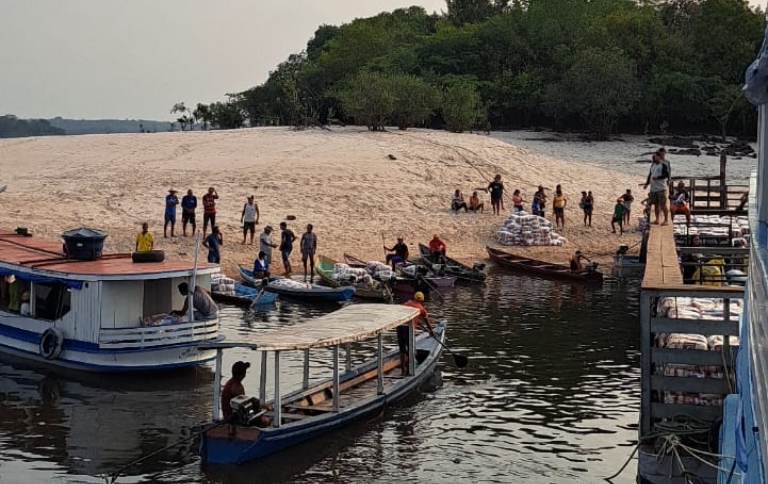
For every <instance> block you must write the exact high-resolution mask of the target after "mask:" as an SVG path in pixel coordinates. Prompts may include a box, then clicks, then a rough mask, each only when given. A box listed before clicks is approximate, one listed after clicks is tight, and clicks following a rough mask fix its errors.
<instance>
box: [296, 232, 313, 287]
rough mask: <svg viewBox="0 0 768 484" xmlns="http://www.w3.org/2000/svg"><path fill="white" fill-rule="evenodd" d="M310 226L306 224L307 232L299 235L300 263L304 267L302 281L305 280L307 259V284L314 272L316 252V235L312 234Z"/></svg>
mask: <svg viewBox="0 0 768 484" xmlns="http://www.w3.org/2000/svg"><path fill="white" fill-rule="evenodd" d="M313 228H314V227H312V224H307V231H306V232H304V233H303V234H301V242H300V243H299V247H300V248H301V263H302V264H303V265H304V281H305V282H306V280H307V259H309V282H312V274H314V272H315V252H316V251H317V235H316V234H315V233H314V232H312V229H313Z"/></svg>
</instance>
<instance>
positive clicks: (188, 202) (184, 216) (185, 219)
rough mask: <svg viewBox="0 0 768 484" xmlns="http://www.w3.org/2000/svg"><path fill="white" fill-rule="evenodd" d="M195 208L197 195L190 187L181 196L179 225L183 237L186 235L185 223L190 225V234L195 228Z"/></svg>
mask: <svg viewBox="0 0 768 484" xmlns="http://www.w3.org/2000/svg"><path fill="white" fill-rule="evenodd" d="M195 209H197V197H196V196H195V195H194V194H193V193H192V189H189V190H187V194H186V195H184V196H183V197H182V198H181V226H182V230H183V234H184V237H186V236H187V224H188V223H189V224H190V225H192V235H195V231H196V230H197V222H196V221H195Z"/></svg>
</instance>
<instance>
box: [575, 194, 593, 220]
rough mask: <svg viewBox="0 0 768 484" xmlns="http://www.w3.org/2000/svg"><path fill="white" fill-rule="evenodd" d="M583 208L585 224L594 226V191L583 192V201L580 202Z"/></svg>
mask: <svg viewBox="0 0 768 484" xmlns="http://www.w3.org/2000/svg"><path fill="white" fill-rule="evenodd" d="M579 205H580V206H581V209H582V210H583V211H584V226H585V227H591V226H592V210H593V208H594V206H595V199H594V198H593V197H592V192H591V191H590V192H589V193H587V192H581V202H579Z"/></svg>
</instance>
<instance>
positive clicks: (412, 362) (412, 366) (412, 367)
mask: <svg viewBox="0 0 768 484" xmlns="http://www.w3.org/2000/svg"><path fill="white" fill-rule="evenodd" d="M414 333H415V331H414V328H413V322H409V323H408V374H409V375H410V376H413V375H415V374H416V348H414V344H415V339H416V338H414Z"/></svg>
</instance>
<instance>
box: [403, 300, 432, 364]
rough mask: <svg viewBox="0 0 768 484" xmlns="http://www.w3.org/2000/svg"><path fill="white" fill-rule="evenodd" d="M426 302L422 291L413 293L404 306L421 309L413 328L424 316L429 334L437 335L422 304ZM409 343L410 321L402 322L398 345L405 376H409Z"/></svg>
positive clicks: (414, 327)
mask: <svg viewBox="0 0 768 484" xmlns="http://www.w3.org/2000/svg"><path fill="white" fill-rule="evenodd" d="M422 302H424V293H422V292H415V293H414V294H413V299H411V300H410V301H406V302H405V303H403V305H404V306H410V307H412V308H416V309H418V310H419V313H420V314H419V316H416V317H415V318H413V321H412V324H413V330H414V331H416V328H417V327H418V326H419V323H420V322H421V319H422V318H424V322H425V323H426V328H427V331H429V334H431V335H432V336H434V335H435V333H434V332H433V331H432V324H431V323H430V322H429V314H428V313H427V310H426V309H425V308H424V306H423V305H422V304H421V303H422ZM409 343H410V338H409V335H408V323H406V324H401V325H400V326H398V327H397V345H398V347H399V348H400V370H401V371H402V375H403V376H408V375H409V372H408V353H409V347H408V346H409Z"/></svg>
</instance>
